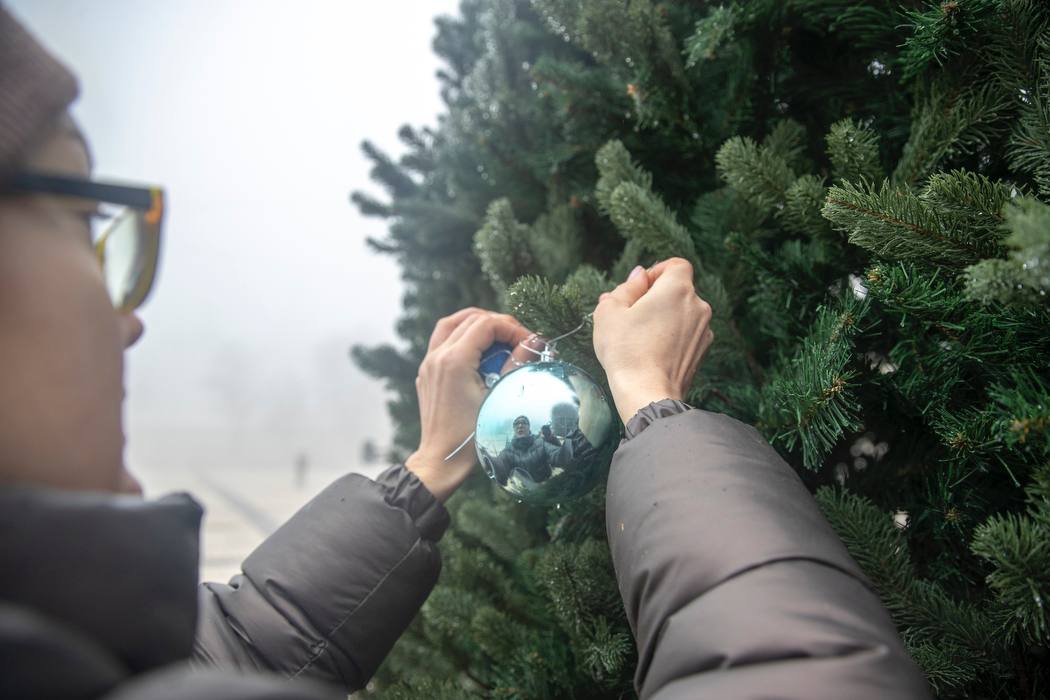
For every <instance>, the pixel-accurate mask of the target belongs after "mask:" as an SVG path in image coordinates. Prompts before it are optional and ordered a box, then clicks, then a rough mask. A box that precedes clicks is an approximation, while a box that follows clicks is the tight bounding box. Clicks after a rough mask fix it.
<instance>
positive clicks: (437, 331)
mask: <svg viewBox="0 0 1050 700" xmlns="http://www.w3.org/2000/svg"><path fill="white" fill-rule="evenodd" d="M481 313H485V310H484V309H479V308H477V307H475V306H470V307H468V308H466V309H460V310H459V311H457V312H456V313H454V314H451V315H449V316H446V317H445V318H443V319H441V320H440V321H438V322H437V324H436V325H435V326H434V332H433V333H431V334H430V343H429V345H427V350H428V351H430V350H433V349H434V348H436V347H439V346H440V345H443V344H444V343H445V341H446V340H448V338H449V336H450V335H452V333H453V331H455V330H456V328H458V327H459V326H460V325H461V324H462V323H463V322H464V321H465V320H467V319H468V318H470V317H471V316H473V315H475V314H481Z"/></svg>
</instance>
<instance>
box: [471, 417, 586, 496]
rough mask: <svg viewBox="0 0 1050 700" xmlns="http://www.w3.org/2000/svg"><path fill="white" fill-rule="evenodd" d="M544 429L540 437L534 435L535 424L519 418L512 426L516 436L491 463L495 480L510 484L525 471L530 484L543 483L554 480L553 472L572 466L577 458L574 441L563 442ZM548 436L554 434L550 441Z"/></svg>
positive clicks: (548, 429)
mask: <svg viewBox="0 0 1050 700" xmlns="http://www.w3.org/2000/svg"><path fill="white" fill-rule="evenodd" d="M543 428H546V431H547V432H546V433H543V430H542V429H541V434H540V435H533V433H532V423H531V422H530V421H529V418H528V416H518V417H517V418H515V419H514V422H513V423H512V424H511V429H512V430H513V434H514V437H513V438H512V439H511V441H510V444H509V445H507V447H505V448H504V449H503V451H502V452H500V453H499V454H498V455H496V457H495V458H493V459H492V460H491V462H490V469H491V471H492V474H493V477H494V478H495V479H496V481H498V482H499V483H500V484H506V483H507V480H508V479H509V478H510V476H511V474H513V473H514V472H515V471H516V470H520V471H521V472H524V474H525V476H526V477H527V478H528V480H529V481H532V482H535V483H540V482H543V481H546V480H547V479H549V478H550V476H551V472H552V469H553V468H554V467H560V466H564V465H566V464H568V463H569V462H570V461H572V459H573V450H572V447H573V442H572V441H571V440H565V441H563V442H561V443H559V442H558V441H557V439H556V438H555V437H554V435H553V434H551V433H550V426H547V425H545V426H543ZM545 435H550V440H548V439H547V438H546V437H545Z"/></svg>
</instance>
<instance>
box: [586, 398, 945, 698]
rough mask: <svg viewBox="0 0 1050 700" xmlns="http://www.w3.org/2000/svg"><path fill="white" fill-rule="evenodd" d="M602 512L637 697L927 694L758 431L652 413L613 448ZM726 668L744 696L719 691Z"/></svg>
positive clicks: (884, 619) (835, 543)
mask: <svg viewBox="0 0 1050 700" xmlns="http://www.w3.org/2000/svg"><path fill="white" fill-rule="evenodd" d="M662 405H664V408H665V409H666V405H665V404H662ZM651 412H652V411H650V413H651ZM664 413H665V414H669V413H673V412H672V411H671V410H669V409H666V410H665V411H664ZM630 427H632V426H629V430H628V434H629V435H631V434H632V431H631V430H630ZM635 427H636V426H635ZM606 515H607V527H608V533H609V541H610V547H611V549H612V556H613V563H614V566H615V569H616V573H617V579H618V583H619V585H620V591H621V593H622V594H623V598H624V604H625V608H626V610H627V614H628V619H629V621H630V623H631V626H632V628H633V629H634V631H635V635H636V638H637V642H638V647H639V665H638V673H637V677H636V683H637V687H638V690H639V693H640V694H641V696H642V697H643V698H649V697H654V696H659V695H660V694H661V692H662V691H663V690H665V689H667V692H668V693H669V694H670V695H675V693H674V692H672V690H671V689H672V688H676V687H677V688H681V684H683V683H685V684H688V687H689V688H690V692H692V693H693V694H694V695H695V694H696V692H698V691H699V690H700V689H703V690H704V692H708V689H709V688H710V689H712V692H713V691H714V689H715V688H719V689H720V692H721V695H720V696H730V695H742V696H746V697H750V696H752V695H759V694H762V692H765V693H766V694H783V693H784V692H786V691H785V690H784V688H785V686H780V685H778V684H779V683H782V682H784V681H785V679H787V678H796V679H799V680H798V682H799V683H800V684H801V685H798V686H797V687H799V688H806V689H812V687H813V686H812V685H811V684H810V683H809V682H808V681H806V682H803V681H805V680H806V679H814V680H819V679H820V678H824V679H827V680H828V681H831V682H832V685H829V686H827V687H828V689H829V690H828V692H831V693H833V694H834V695H835V696H838V697H845V696H850V697H876V696H877V694H875V693H874V692H872V689H873V688H883V687H885V688H888V690H887V691H886V696H890V695H892V696H894V697H923V696H924V693H925V690H924V682H923V679H922V677H921V674H920V673H919V672H918V670H917V669H916V668H915V666H914V665H913V664H912V663H911V661H910V660H909V659H908V658H907V656H906V654H905V653H904V651H903V647H902V645H901V643H900V640H899V639H898V638H897V634H896V631H895V630H894V628H893V625H892V623H891V622H890V620H889V617H888V615H887V614H886V612H885V610H884V609H883V608H882V606H881V604H880V603H879V601H878V598H877V597H876V596H875V595H874V594H873V593H872V592H871V591H870V590H868V588H867V587H866V581H865V579H864V577H863V575H862V574H861V572H860V570H859V569H858V568H857V566H856V564H855V563H854V562H853V560H852V559H851V558H850V557H849V555H848V553H847V552H846V550H845V547H844V546H843V545H842V543H841V542H840V541H839V540H838V538H837V537H836V536H835V534H834V532H833V531H832V530H831V528H830V526H828V524H827V522H826V521H825V520H824V518H823V516H822V515H821V514H820V512H819V510H818V509H817V507H816V504H815V502H814V501H813V499H812V497H811V496H810V494H809V492H808V491H807V490H806V489H805V487H804V486H803V485H802V483H801V481H800V480H799V479H798V477H797V475H795V473H794V472H793V471H792V470H791V468H790V467H788V465H787V464H785V463H784V462H783V460H781V459H780V458H779V456H777V455H776V453H775V452H774V451H773V450H772V448H770V447H769V445H768V444H767V443H766V441H765V440H764V439H763V438H762V437H761V436H760V435H759V434H758V433H757V431H755V430H754V429H753V428H750V427H749V426H745V425H743V424H741V423H739V422H738V421H735V420H732V419H730V418H728V417H726V416H721V415H718V414H713V413H707V412H704V411H695V410H694V411H688V412H685V413H678V414H676V415H665V416H664V417H660V418H656V419H654V420H653V421H652V422H651V424H650V425H649V426H648V428H647V429H645V431H644V432H643V433H641V434H640V435H637V436H636V437H633V439H629V440H628V441H626V442H625V443H624V444H622V445H621V447H620V449H619V450H618V452H617V453H616V455H615V457H614V460H613V465H612V468H611V471H610V477H609V488H608V492H607V511H606ZM836 659H837V660H836ZM729 670H733V674H727V673H726V672H727V671H729ZM714 671H718V672H719V673H717V674H715V673H712V672H714ZM886 673H889V676H888V677H889V679H890V680H889V681H885V680H880V678H882V676H883V675H884V674H886ZM814 674H815V675H814ZM851 674H852V676H851V677H852V678H853V679H854V680H853V681H852V685H851V684H849V683H846V684H845V685H839V686H835V685H834V683H838V682H840V681H841V679H842V678H845V677H846V676H850V675H851ZM730 676H732V677H733V678H738V679H744V678H746V679H747V680H740V681H739V685H737V686H733V687H734V688H736V689H737V690H740V689H742V688H747V689H748V691H747V692H741V693H737V692H728V691H729V688H728V687H726V686H721V685H719V683H722V682H723V681H724V680H725V679H726V678H729V677H730ZM884 682H888V683H890V684H891V685H890V686H882V685H881V684H882V683H884ZM763 684H764V685H763ZM760 690H761V692H760ZM791 692H795V691H793V690H792V691H791ZM895 693H896V694H895ZM684 695H689V693H684ZM715 695H719V692H715ZM818 695H819V694H818ZM800 696H809V697H813V696H814V694H813V693H812V692H810V693H806V692H801V694H800Z"/></svg>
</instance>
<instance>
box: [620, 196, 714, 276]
mask: <svg viewBox="0 0 1050 700" xmlns="http://www.w3.org/2000/svg"><path fill="white" fill-rule="evenodd" d="M609 218H611V219H612V221H613V223H614V224H616V228H617V229H619V231H620V233H622V234H623V235H624V237H625V238H627V239H628V240H636V241H638V242H639V243H641V245H642V247H643V248H644V249H645V250H646V251H647V252H648V253H650V254H651V255H652V256H653V257H655V258H656V259H658V260H659V259H666V258H671V257H681V258H685V259H686V260H689V261H691V262H693V263H694V264H696V263H697V257H696V249H695V248H694V247H693V239H692V237H691V236H690V235H689V232H688V231H686V229H685V227H683V226H682V225H681V224H679V223H678V221H677V220H676V219H675V215H674V213H673V212H671V210H670V209H668V208H667V206H665V205H664V203H663V202H661V201H660V200H659V199H658V198H657V197H656V196H655V195H654V194H653V193H652V192H650V191H649V190H646V189H643V188H641V187H639V186H638V185H636V184H634V183H632V182H625V183H623V184H621V185H620V186H618V187H617V188H616V189H615V190H614V191H613V193H612V196H611V197H610V198H609Z"/></svg>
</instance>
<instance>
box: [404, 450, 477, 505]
mask: <svg viewBox="0 0 1050 700" xmlns="http://www.w3.org/2000/svg"><path fill="white" fill-rule="evenodd" d="M473 466H474V465H473V463H467V464H465V465H464V464H463V463H456V462H455V461H454V462H445V461H444V458H442V457H437V456H435V455H431V454H428V453H427V452H424V451H423V450H416V451H415V452H413V453H412V455H411V456H409V458H408V459H406V460H405V468H406V469H408V470H409V471H410V472H412V473H413V474H415V475H416V478H417V479H419V481H420V482H421V483H422V484H423V486H425V487H426V489H427V491H429V492H430V493H431V495H433V496H434V498H435V499H437V500H438V502H440V503H444V502H445V501H447V500H448V499H449V497H450V496H451V495H452V494H453V493H455V492H456V489H458V488H459V487H460V484H462V483H463V482H464V481H465V480H466V478H467V476H468V475H469V474H470V469H471V467H473Z"/></svg>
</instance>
